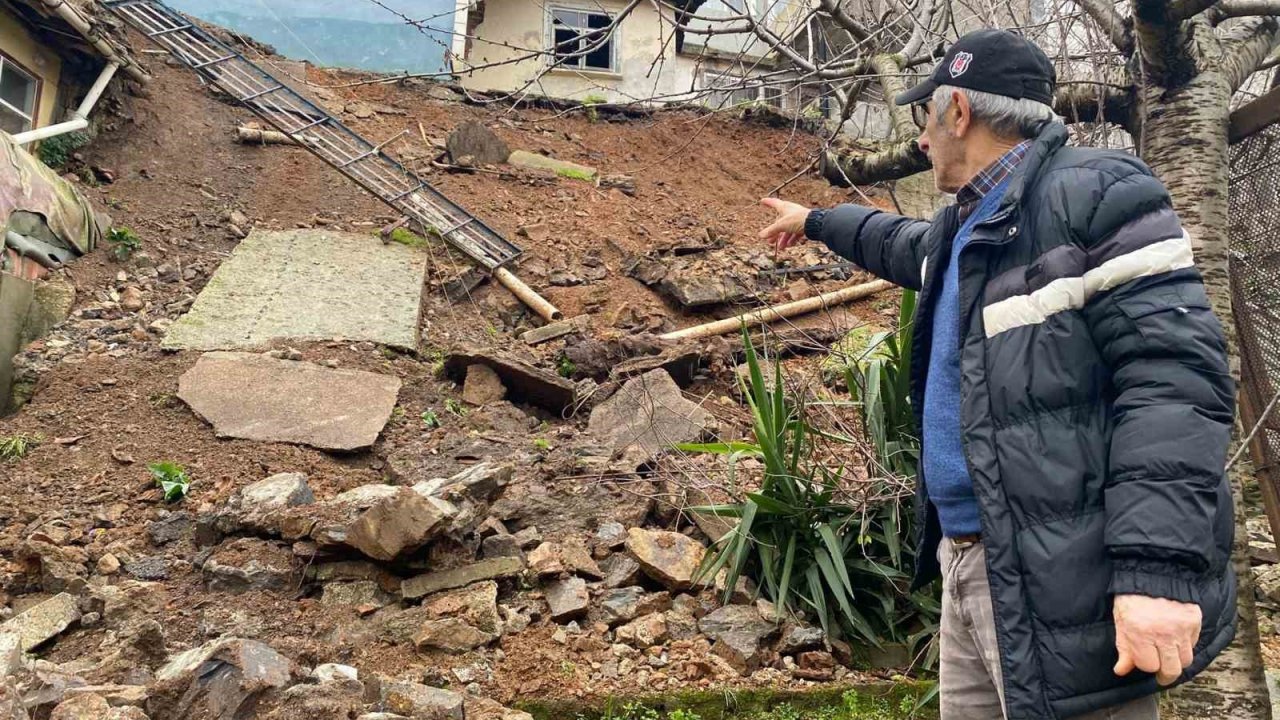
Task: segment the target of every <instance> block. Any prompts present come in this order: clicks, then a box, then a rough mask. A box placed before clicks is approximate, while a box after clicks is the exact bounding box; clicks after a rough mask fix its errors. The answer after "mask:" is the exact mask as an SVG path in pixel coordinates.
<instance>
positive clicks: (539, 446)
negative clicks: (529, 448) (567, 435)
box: [533, 438, 551, 452]
mask: <svg viewBox="0 0 1280 720" xmlns="http://www.w3.org/2000/svg"><path fill="white" fill-rule="evenodd" d="M533 447H534V449H535V450H537V451H538V452H547V451H549V450H551V441H550V440H548V439H546V438H534V439H533Z"/></svg>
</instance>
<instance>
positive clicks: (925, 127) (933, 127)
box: [913, 93, 968, 193]
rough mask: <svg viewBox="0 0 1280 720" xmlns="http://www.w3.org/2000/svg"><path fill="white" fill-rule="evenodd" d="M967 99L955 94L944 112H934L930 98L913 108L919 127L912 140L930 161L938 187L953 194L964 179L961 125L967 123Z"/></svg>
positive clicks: (962, 130) (963, 125)
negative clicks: (965, 120)
mask: <svg viewBox="0 0 1280 720" xmlns="http://www.w3.org/2000/svg"><path fill="white" fill-rule="evenodd" d="M967 103H968V98H966V97H965V96H964V95H963V94H962V93H956V94H955V95H954V96H953V97H952V98H951V103H950V104H949V105H948V106H947V110H946V112H944V113H942V115H941V116H940V115H939V114H938V113H937V112H935V107H934V104H933V101H932V100H930V101H929V102H928V103H926V104H924V105H917V106H915V108H913V110H914V113H915V116H916V124H917V125H919V126H920V127H921V130H920V137H919V139H918V140H916V142H917V143H918V144H919V145H920V149H921V150H923V151H924V153H925V154H926V155H928V156H929V162H931V163H933V179H934V183H935V184H936V185H937V186H938V190H940V191H942V192H945V193H954V192H956V191H958V190H959V189H960V188H961V187H963V186H964V184H965V183H966V182H968V178H967V177H964V175H965V165H964V134H965V133H964V128H965V127H966V126H967V123H965V122H964V120H963V118H965V117H967V112H966V110H967V109H968V104H967Z"/></svg>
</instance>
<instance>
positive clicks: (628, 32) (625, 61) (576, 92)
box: [454, 0, 732, 102]
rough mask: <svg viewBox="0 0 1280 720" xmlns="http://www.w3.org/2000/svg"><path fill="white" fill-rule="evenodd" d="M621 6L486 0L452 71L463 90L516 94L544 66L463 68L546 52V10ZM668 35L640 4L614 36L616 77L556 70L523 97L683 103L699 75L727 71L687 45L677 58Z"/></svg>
mask: <svg viewBox="0 0 1280 720" xmlns="http://www.w3.org/2000/svg"><path fill="white" fill-rule="evenodd" d="M625 5H626V3H625V2H623V1H622V0H547V2H546V3H531V2H528V1H527V0H486V2H485V8H484V21H483V22H481V23H480V24H479V25H478V26H477V27H476V29H475V31H474V35H475V39H474V40H472V41H471V43H470V49H469V50H468V52H467V56H466V62H465V63H455V64H454V70H455V72H457V73H458V75H459V81H460V82H461V83H462V85H463V87H466V88H468V89H471V90H477V91H479V90H485V91H504V90H505V91H514V90H517V89H519V88H522V87H523V86H525V85H526V83H528V82H529V81H530V80H532V79H534V78H536V77H537V76H538V74H539V73H541V72H542V71H543V70H544V69H545V67H546V65H547V62H546V60H545V59H528V60H524V61H521V62H516V63H511V64H508V65H500V66H497V67H490V68H485V69H481V70H475V71H470V72H468V71H465V70H464V69H463V68H465V67H466V66H467V65H485V64H489V63H495V62H502V61H504V60H512V59H514V58H518V57H521V56H522V55H525V54H527V50H532V49H541V48H546V47H549V46H550V44H551V43H550V40H549V38H548V37H547V12H548V11H547V9H546V8H548V7H570V8H581V9H584V10H593V9H594V10H599V9H604V10H606V11H608V12H619V11H621V10H622V9H623V7H624V6H625ZM670 33H671V21H670V20H663V19H662V18H661V16H659V15H658V11H657V10H656V9H655V8H654V7H653V5H651V4H649V3H642V4H640V5H639V6H637V7H636V8H635V9H634V10H633V11H632V12H631V14H630V15H628V16H627V17H625V18H623V20H622V23H621V25H620V26H619V27H618V30H617V34H616V35H615V42H616V43H618V46H617V52H618V58H619V67H618V72H616V73H603V72H594V71H582V70H578V69H566V68H557V69H555V70H552V71H550V72H548V73H546V74H545V75H543V76H542V78H541V79H539V80H537V81H536V82H535V83H533V84H532V85H529V86H528V88H526V90H525V92H529V93H532V94H535V95H546V96H549V97H556V98H568V99H578V100H581V99H584V98H586V97H587V96H589V95H596V96H600V97H604V98H605V100H606V101H608V102H629V101H634V100H648V99H650V98H656V99H658V100H660V101H665V102H670V101H679V100H682V99H688V98H689V97H690V92H689V91H690V90H691V89H696V88H699V87H700V85H699V81H700V78H699V75H700V74H701V72H702V71H704V70H713V71H717V72H718V71H724V70H729V69H730V67H731V65H732V63H731V61H730V60H727V59H721V58H712V57H696V56H693V55H692V54H690V53H689V52H688V48H686V52H685V53H684V54H679V55H678V54H676V51H675V40H674V38H671V37H670ZM518 48H523V49H527V50H521V49H518ZM659 55H661V56H662V58H661V60H659V59H658V57H659ZM655 61H656V62H655Z"/></svg>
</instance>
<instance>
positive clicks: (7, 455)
mask: <svg viewBox="0 0 1280 720" xmlns="http://www.w3.org/2000/svg"><path fill="white" fill-rule="evenodd" d="M41 442H43V440H42V439H41V437H40V436H39V435H24V434H22V433H18V434H16V435H9V436H7V437H3V438H0V460H6V461H13V460H21V459H22V458H24V457H26V456H27V453H29V452H31V450H32V449H34V448H35V447H36V446H38V445H39V444H40V443H41Z"/></svg>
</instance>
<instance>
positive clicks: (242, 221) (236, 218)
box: [227, 210, 253, 230]
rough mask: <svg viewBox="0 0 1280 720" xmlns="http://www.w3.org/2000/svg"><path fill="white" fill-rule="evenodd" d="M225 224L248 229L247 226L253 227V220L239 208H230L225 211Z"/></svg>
mask: <svg viewBox="0 0 1280 720" xmlns="http://www.w3.org/2000/svg"><path fill="white" fill-rule="evenodd" d="M227 224H229V225H234V226H236V227H237V228H241V229H243V230H248V229H249V228H251V227H253V221H252V220H250V219H249V218H248V216H246V215H245V214H244V213H242V212H240V211H239V210H232V211H231V212H229V213H227Z"/></svg>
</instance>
